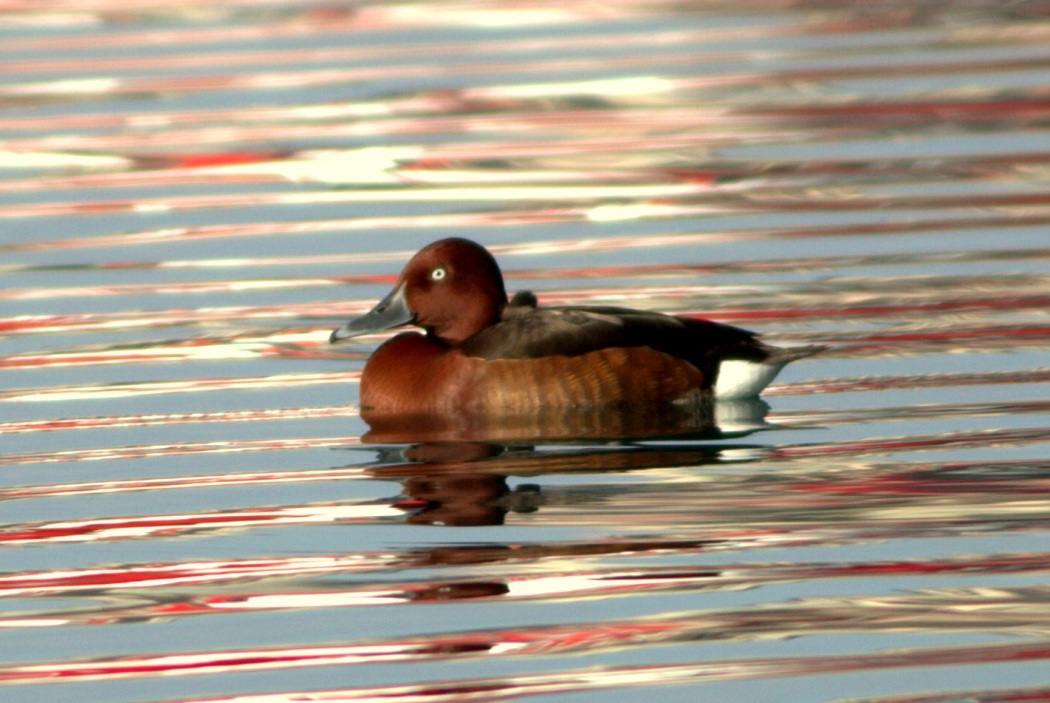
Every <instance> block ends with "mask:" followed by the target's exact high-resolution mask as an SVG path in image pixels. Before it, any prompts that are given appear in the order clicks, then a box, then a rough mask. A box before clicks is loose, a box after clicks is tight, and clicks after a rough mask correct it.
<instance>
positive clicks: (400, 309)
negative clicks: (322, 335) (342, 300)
mask: <svg viewBox="0 0 1050 703" xmlns="http://www.w3.org/2000/svg"><path fill="white" fill-rule="evenodd" d="M415 318H416V314H415V313H414V312H412V311H411V310H410V309H409V307H408V301H407V300H405V286H404V284H402V285H400V286H398V287H397V288H395V289H394V290H392V291H390V295H388V296H387V297H385V298H383V299H382V300H380V301H379V304H378V305H376V306H375V307H374V308H372V309H371V310H369V311H368V312H367V313H365V314H364V315H363V316H361V317H359V318H357V319H356V320H351V321H350V322H347V323H346V324H345V325H343V326H342V327H340V328H339V329H337V330H334V331H333V332H332V336H331V337H329V338H328V341H330V342H332V343H335V342H338V341H339V340H341V339H349V338H350V337H358V336H360V335H362V334H372V333H374V332H382V331H383V330H388V329H390V328H391V327H398V326H399V325H404V324H408V323H409V322H412V321H413V320H414V319H415Z"/></svg>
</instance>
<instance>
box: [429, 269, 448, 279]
mask: <svg viewBox="0 0 1050 703" xmlns="http://www.w3.org/2000/svg"><path fill="white" fill-rule="evenodd" d="M447 275H448V271H446V270H445V269H443V268H436V269H434V270H433V271H431V272H430V280H431V281H440V280H443V279H444V278H445V276H447Z"/></svg>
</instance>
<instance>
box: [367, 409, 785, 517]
mask: <svg viewBox="0 0 1050 703" xmlns="http://www.w3.org/2000/svg"><path fill="white" fill-rule="evenodd" d="M716 406H717V408H716ZM767 407H768V406H766V404H765V403H763V402H762V401H759V400H755V399H753V400H750V401H740V402H736V403H723V404H715V403H714V402H709V403H706V404H704V407H703V408H702V409H699V410H700V411H699V412H698V411H697V410H698V408H693V412H690V413H684V412H682V413H680V414H678V415H676V416H670V415H668V414H667V413H663V414H661V413H641V414H639V413H636V412H629V413H628V412H623V411H622V410H617V409H613V408H602V409H592V410H591V411H589V412H580V411H574V412H558V413H535V414H532V415H526V416H520V415H519V416H501V417H493V416H491V415H483V416H478V415H471V414H464V413H459V414H452V415H446V416H438V415H432V416H427V417H420V416H412V415H407V416H399V415H395V414H391V415H382V416H380V417H379V418H378V419H377V418H374V417H373V418H372V421H373V422H374V423H375V424H374V425H373V427H372V429H371V430H370V431H369V432H368V433H366V434H365V435H364V437H362V440H363V441H364V442H365V443H368V444H373V445H388V446H386V447H382V446H379V447H378V448H379V450H380V456H379V460H378V461H377V462H376V465H374V466H373V468H372V469H371V470H370V473H371V474H372V475H373V476H374V477H375V478H377V479H381V480H383V479H386V480H396V481H400V482H401V484H402V491H403V497H402V498H401V499H398V500H397V501H395V505H396V506H397V507H399V508H402V509H404V510H406V511H407V513H408V518H407V522H409V523H412V524H432V525H446V526H479V525H499V524H503V521H504V519H505V517H506V516H507V514H508V513H531V512H535V511H537V510H541V509H542V508H543V507H544V506H547V505H551V504H559V505H564V504H566V503H573V502H574V501H578V500H580V499H581V498H580V496H578V495H575V494H569V493H566V492H565V491H564V490H563V489H554V491H553V492H552V491H551V490H544V489H542V488H541V486H540V484H539V482H538V481H539V478H541V477H543V476H547V475H557V474H570V473H571V474H579V473H585V472H586V473H621V472H630V471H643V470H647V469H656V468H662V467H668V466H697V467H699V466H705V465H715V464H726V463H733V462H738V461H749V460H753V459H754V458H755V457H756V456H758V455H761V454H762V453H763V452H764V447H762V446H761V445H756V444H744V443H741V442H739V441H737V442H727V441H726V440H732V439H739V438H742V437H744V436H746V435H749V434H751V433H753V432H757V431H760V430H762V429H766V428H768V427H770V426H769V425H767V424H766V423H765V420H764V416H765V411H766V409H767ZM716 409H717V410H720V411H722V412H721V413H716ZM730 410H731V411H732V412H731V413H730V414H729V415H727V414H726V412H727V411H730ZM716 419H721V422H722V424H717V421H716ZM712 440H721V441H712ZM406 444H409V445H411V446H407V447H406V446H404V445H406ZM511 476H517V477H522V476H524V477H530V478H532V479H536V482H529V483H518V484H517V485H516V486H514V487H513V488H512V487H511V486H510V485H508V483H507V479H508V477H511ZM623 490H630V488H629V487H624V489H623ZM611 497H612V496H607V498H611Z"/></svg>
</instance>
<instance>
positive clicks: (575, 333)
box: [460, 305, 765, 370]
mask: <svg viewBox="0 0 1050 703" xmlns="http://www.w3.org/2000/svg"><path fill="white" fill-rule="evenodd" d="M613 347H650V348H652V349H655V350H657V351H661V352H664V353H667V354H670V355H671V356H675V357H677V358H680V359H685V360H687V361H689V362H691V363H693V364H694V365H695V366H697V367H698V368H701V370H709V369H710V368H711V363H712V362H713V363H715V365H717V359H719V358H725V357H726V355H727V354H728V355H730V356H732V357H734V358H741V359H751V358H756V356H757V357H761V356H762V349H763V347H765V345H762V344H761V342H758V341H757V340H756V339H755V335H754V334H753V333H751V332H748V331H746V330H742V329H738V328H736V327H731V326H729V325H722V324H719V323H717V322H710V321H708V320H695V319H690V318H680V317H673V316H671V315H664V314H661V313H656V312H646V311H640V310H630V309H626V308H614V307H594V308H584V307H548V308H533V307H528V306H521V305H519V306H509V308H508V312H507V313H505V314H504V316H503V320H502V321H501V322H499V323H497V324H495V325H493V326H491V327H489V328H487V329H485V330H483V331H481V332H479V333H478V334H476V335H474V336H473V337H471V338H470V339H468V340H466V341H465V342H464V343H463V344H462V345H461V346H460V349H461V350H462V351H463V353H465V354H467V355H468V356H473V357H480V358H483V359H528V358H537V357H543V356H554V355H561V356H579V355H581V354H586V353H588V352H592V351H597V350H599V349H607V348H613Z"/></svg>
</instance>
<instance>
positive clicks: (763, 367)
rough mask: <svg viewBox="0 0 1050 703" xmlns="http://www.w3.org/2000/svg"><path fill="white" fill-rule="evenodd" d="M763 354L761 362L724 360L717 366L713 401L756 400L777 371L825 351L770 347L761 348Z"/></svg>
mask: <svg viewBox="0 0 1050 703" xmlns="http://www.w3.org/2000/svg"><path fill="white" fill-rule="evenodd" d="M762 347H763V351H764V352H766V354H765V355H764V358H762V359H753V358H752V359H744V358H740V359H737V358H732V357H729V358H725V359H722V361H721V363H719V365H718V376H717V377H716V379H715V386H714V387H715V399H716V400H739V399H742V398H756V397H758V394H759V393H761V392H762V391H763V390H764V389H765V387H766V386H768V385H769V384H770V383H772V382H773V379H774V378H776V376H777V374H778V373H780V370H781V369H782V368H784V367H785V366H787V365H788V364H790V363H791V362H792V361H797V360H798V359H803V358H805V357H807V356H813V355H814V354H819V353H820V352H822V351H824V350H825V349H827V347H826V346H821V345H813V346H807V347H773V346H769V345H762Z"/></svg>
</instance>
